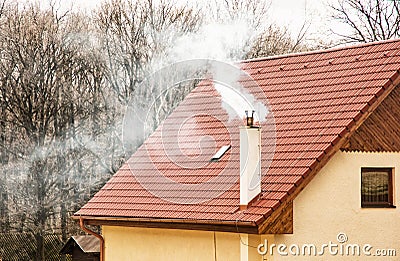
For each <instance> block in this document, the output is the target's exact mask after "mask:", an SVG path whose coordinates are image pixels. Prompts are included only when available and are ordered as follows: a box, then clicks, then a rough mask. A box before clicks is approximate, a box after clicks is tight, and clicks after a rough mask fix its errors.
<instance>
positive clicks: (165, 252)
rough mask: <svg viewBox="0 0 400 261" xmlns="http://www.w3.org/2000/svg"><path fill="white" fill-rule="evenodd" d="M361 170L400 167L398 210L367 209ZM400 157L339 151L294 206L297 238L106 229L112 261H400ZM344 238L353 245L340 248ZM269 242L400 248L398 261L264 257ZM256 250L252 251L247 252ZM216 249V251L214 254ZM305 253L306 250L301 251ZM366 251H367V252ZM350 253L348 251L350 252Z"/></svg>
mask: <svg viewBox="0 0 400 261" xmlns="http://www.w3.org/2000/svg"><path fill="white" fill-rule="evenodd" d="M361 167H394V168H395V177H394V182H395V188H394V190H395V197H394V203H395V205H398V207H397V208H395V209H388V208H386V209H362V208H361V207H360V205H361V203H360V200H361V195H360V189H361ZM399 175H400V153H345V152H338V153H336V154H335V155H334V157H333V158H332V159H331V160H330V161H329V162H328V164H327V165H326V166H325V167H324V168H323V169H322V170H321V171H320V172H319V173H318V175H317V176H316V177H315V178H314V179H313V180H312V181H311V183H310V184H309V185H308V186H307V187H306V188H305V189H304V190H303V191H302V192H301V193H300V194H299V195H298V196H297V198H296V199H295V201H294V206H293V207H294V234H293V235H275V236H273V235H261V236H259V235H243V234H242V235H241V237H240V238H239V235H238V234H236V233H222V232H216V233H215V239H216V240H215V245H216V248H215V247H214V232H208V231H185V230H172V229H171V230H168V229H154V228H152V229H145V228H127V227H111V226H103V235H104V238H105V247H106V249H105V254H106V261H111V260H118V261H124V260H215V256H214V255H215V253H216V260H218V261H223V260H229V261H231V260H232V261H235V260H238V261H239V260H243V261H247V260H257V261H260V260H268V261H270V260H287V259H291V260H400V209H399V208H400V205H399V200H400V177H399ZM338 233H345V234H346V235H347V237H348V241H347V242H345V243H344V244H340V243H339V242H338V241H337V238H336V237H337V235H338ZM265 240H267V242H268V244H269V246H271V244H275V245H277V246H278V245H279V244H284V245H285V246H286V247H288V248H289V247H290V246H291V245H293V244H296V245H298V246H299V247H300V248H302V247H303V245H304V244H313V245H315V246H316V247H317V248H318V252H320V248H321V247H322V246H323V244H329V242H332V244H338V245H343V246H346V245H348V244H359V245H360V247H361V248H362V247H363V246H364V245H365V244H370V245H371V246H372V247H373V248H372V249H369V251H370V252H371V253H374V251H375V250H376V249H378V248H382V249H396V251H397V257H393V258H389V257H379V258H378V257H366V256H365V255H363V254H362V253H361V255H360V256H349V257H346V256H341V255H340V254H339V255H335V256H333V255H331V254H329V249H327V248H325V251H324V252H325V254H324V255H322V256H315V257H313V256H309V255H306V256H293V255H292V254H290V253H289V251H288V249H286V250H283V252H287V253H288V256H286V257H284V256H281V255H279V253H277V246H276V247H275V248H274V249H273V251H274V252H273V253H274V254H273V256H270V255H266V256H264V257H262V256H261V255H259V254H258V253H257V252H256V249H255V248H254V246H257V244H259V243H260V242H262V243H265ZM246 245H250V246H252V247H247V246H246ZM215 249H216V252H214V251H215ZM300 251H301V250H300ZM344 251H346V249H345V250H344ZM361 251H362V249H361ZM344 253H345V252H344Z"/></svg>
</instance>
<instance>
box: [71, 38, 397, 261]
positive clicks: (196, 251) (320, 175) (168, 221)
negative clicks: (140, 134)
mask: <svg viewBox="0 0 400 261" xmlns="http://www.w3.org/2000/svg"><path fill="white" fill-rule="evenodd" d="M239 66H240V68H241V69H243V70H245V71H246V72H248V73H249V75H251V77H252V78H253V79H254V80H255V81H256V82H257V84H258V85H259V86H260V88H261V89H262V92H261V93H260V92H254V95H255V96H257V97H258V98H259V99H266V100H265V102H268V104H269V106H270V109H271V111H272V113H273V121H274V126H273V128H272V127H271V124H266V123H263V122H261V123H260V125H261V128H258V127H257V126H256V127H254V126H253V125H257V124H256V123H253V124H251V123H250V124H249V125H250V126H247V127H246V126H244V127H243V125H245V124H243V122H242V121H241V120H229V119H228V115H227V113H226V112H225V111H224V110H223V109H221V104H220V102H219V103H218V102H216V101H215V100H213V99H212V97H216V96H218V95H219V94H218V92H216V91H215V89H214V87H213V84H212V83H211V82H207V81H204V82H202V83H200V84H199V85H198V86H197V87H196V88H195V89H194V90H193V91H192V92H191V93H190V94H189V95H188V96H187V97H186V98H185V99H184V101H183V102H181V104H180V105H179V106H178V107H177V108H176V109H175V111H174V112H173V113H172V114H171V115H170V116H169V117H168V118H167V119H166V120H165V121H164V123H163V124H162V126H159V128H158V129H157V130H156V131H155V132H154V133H153V134H152V135H151V136H150V137H149V138H148V139H147V140H146V141H145V143H144V144H143V145H142V146H141V147H140V148H139V149H138V150H137V151H136V152H135V153H134V154H133V156H132V157H131V158H130V159H129V160H128V161H127V162H126V164H125V165H123V166H122V167H121V169H120V170H119V171H118V172H117V173H116V174H115V175H114V176H113V177H112V178H111V179H110V180H109V181H108V182H107V184H105V186H104V187H103V188H102V189H101V190H100V191H99V192H98V193H97V194H96V195H95V196H94V197H93V198H92V199H91V200H90V201H89V202H88V203H87V204H86V205H84V206H83V207H82V208H81V209H80V210H79V211H78V212H77V213H75V215H74V218H75V219H77V220H80V224H81V227H82V228H83V229H86V225H99V226H101V228H102V235H97V236H98V237H99V238H101V243H102V247H101V249H102V253H103V254H104V256H103V257H102V258H104V260H107V261H109V260H238V261H239V260H240V261H244V260H286V259H294V260H354V259H355V260H364V259H366V258H369V259H368V260H375V259H377V258H378V256H385V257H384V258H382V260H398V258H399V257H398V256H399V255H400V223H399V221H400V210H399V208H398V205H399V202H400V201H399V200H400V178H399V177H400V87H399V84H400V76H399V69H400V40H390V41H381V42H374V43H368V44H361V45H354V46H348V47H343V48H334V49H328V50H322V51H314V52H308V53H299V54H289V55H283V56H277V57H268V58H261V59H255V60H249V61H243V62H242V63H241V64H240V65H239ZM249 92H252V89H251V88H249ZM203 94H204V95H203ZM210 97H211V98H210ZM262 97H265V98H262ZM205 104H206V105H205ZM187 112H190V113H191V114H188V113H187ZM188 115H189V116H188ZM182 119H185V121H184V123H182ZM248 119H249V120H251V117H250V116H249V118H248ZM253 120H254V119H253ZM178 130H179V133H183V134H182V135H178V137H177V136H174V135H176V133H177V132H178ZM260 132H261V139H259V137H260V136H258V135H259V133H260ZM272 134H274V135H272ZM243 135H244V136H245V137H247V138H246V139H244V140H241V136H243ZM246 135H247V136H246ZM272 136H275V140H273V139H272V138H273V137H272ZM210 137H213V138H212V139H211V138H210ZM271 139H272V140H273V142H271ZM260 143H261V144H260ZM177 144H178V145H179V146H178V145H177ZM259 145H260V146H261V147H260V148H261V153H259V150H258V149H257V148H259ZM176 146H178V148H176ZM224 146H226V147H224ZM171 147H172V149H171V150H170V151H166V150H169V148H171ZM242 147H243V148H242ZM219 148H222V151H221V153H219V154H220V155H217V157H216V158H217V160H210V159H211V158H212V157H213V155H214V153H215V152H217V151H218V150H219ZM223 148H224V149H223ZM271 151H272V152H274V153H273V154H271ZM180 153H181V154H180ZM243 153H245V154H246V153H247V154H248V155H250V154H251V155H252V156H251V157H248V158H250V160H248V164H244V163H243V162H241V160H242V158H243V157H242V155H243ZM217 154H218V153H217ZM260 155H261V156H260ZM271 155H272V157H270V156H271ZM218 156H219V157H218ZM257 164H260V166H261V176H262V180H261V184H260V183H259V182H257V177H258V176H257V175H256V174H257V171H256V170H257V169H258V168H259V165H257ZM246 168H252V170H248V169H246ZM221 172H223V175H220V173H221ZM254 173H256V174H254ZM157 175H161V176H163V177H165V179H159V176H157ZM246 175H250V176H246ZM252 175H253V176H252ZM239 176H240V178H239ZM217 177H219V178H217ZM224 177H227V178H232V177H235V178H236V179H235V183H234V184H233V186H230V187H228V188H227V186H226V184H225V183H224V182H225V181H226V180H228V179H223V178H224ZM242 177H243V178H242ZM252 179H254V180H256V182H255V183H254V184H253V185H254V186H253V185H252V186H251V187H250V185H249V180H252ZM168 181H173V182H168ZM196 184H203V185H204V186H203V187H201V186H200V187H196ZM259 184H260V185H259ZM191 185H192V186H191ZM229 185H231V184H229ZM149 187H150V188H151V189H152V190H151V192H150V191H149V189H148V188H149ZM188 188H190V189H188ZM193 188H194V189H193ZM157 193H160V195H163V197H160V196H157V195H158V194H157ZM209 194H212V195H214V196H213V198H211V199H209V198H207V195H209ZM165 197H167V198H168V200H165ZM202 197H204V198H202ZM202 200H203V201H202ZM396 255H397V257H396Z"/></svg>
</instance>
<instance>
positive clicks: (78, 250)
mask: <svg viewBox="0 0 400 261" xmlns="http://www.w3.org/2000/svg"><path fill="white" fill-rule="evenodd" d="M60 254H62V255H70V256H71V257H72V260H73V261H77V260H79V261H98V260H99V259H100V240H99V239H98V238H97V237H95V236H92V235H85V236H72V237H70V238H69V239H68V241H67V243H65V245H64V246H63V247H62V249H61V250H60Z"/></svg>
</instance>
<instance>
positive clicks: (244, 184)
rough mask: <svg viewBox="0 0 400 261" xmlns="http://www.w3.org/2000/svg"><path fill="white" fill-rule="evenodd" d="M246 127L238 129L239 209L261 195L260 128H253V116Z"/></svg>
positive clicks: (244, 207) (249, 118)
mask: <svg viewBox="0 0 400 261" xmlns="http://www.w3.org/2000/svg"><path fill="white" fill-rule="evenodd" d="M246 115H247V126H242V127H240V209H246V208H247V205H248V204H249V203H250V201H252V200H253V199H254V198H255V197H256V196H258V195H259V194H260V193H261V128H260V127H256V126H253V115H254V111H253V113H252V115H251V116H248V114H247V111H246Z"/></svg>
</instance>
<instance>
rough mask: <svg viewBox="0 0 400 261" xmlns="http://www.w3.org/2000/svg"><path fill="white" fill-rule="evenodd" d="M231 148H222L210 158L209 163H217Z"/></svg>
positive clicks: (227, 146) (228, 146)
mask: <svg viewBox="0 0 400 261" xmlns="http://www.w3.org/2000/svg"><path fill="white" fill-rule="evenodd" d="M230 148H231V145H224V146H222V147H221V148H220V149H219V150H218V151H217V153H215V154H214V156H213V157H212V158H211V161H218V160H219V159H220V158H221V157H222V156H224V154H225V153H226V152H227V151H228V150H229V149H230Z"/></svg>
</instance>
